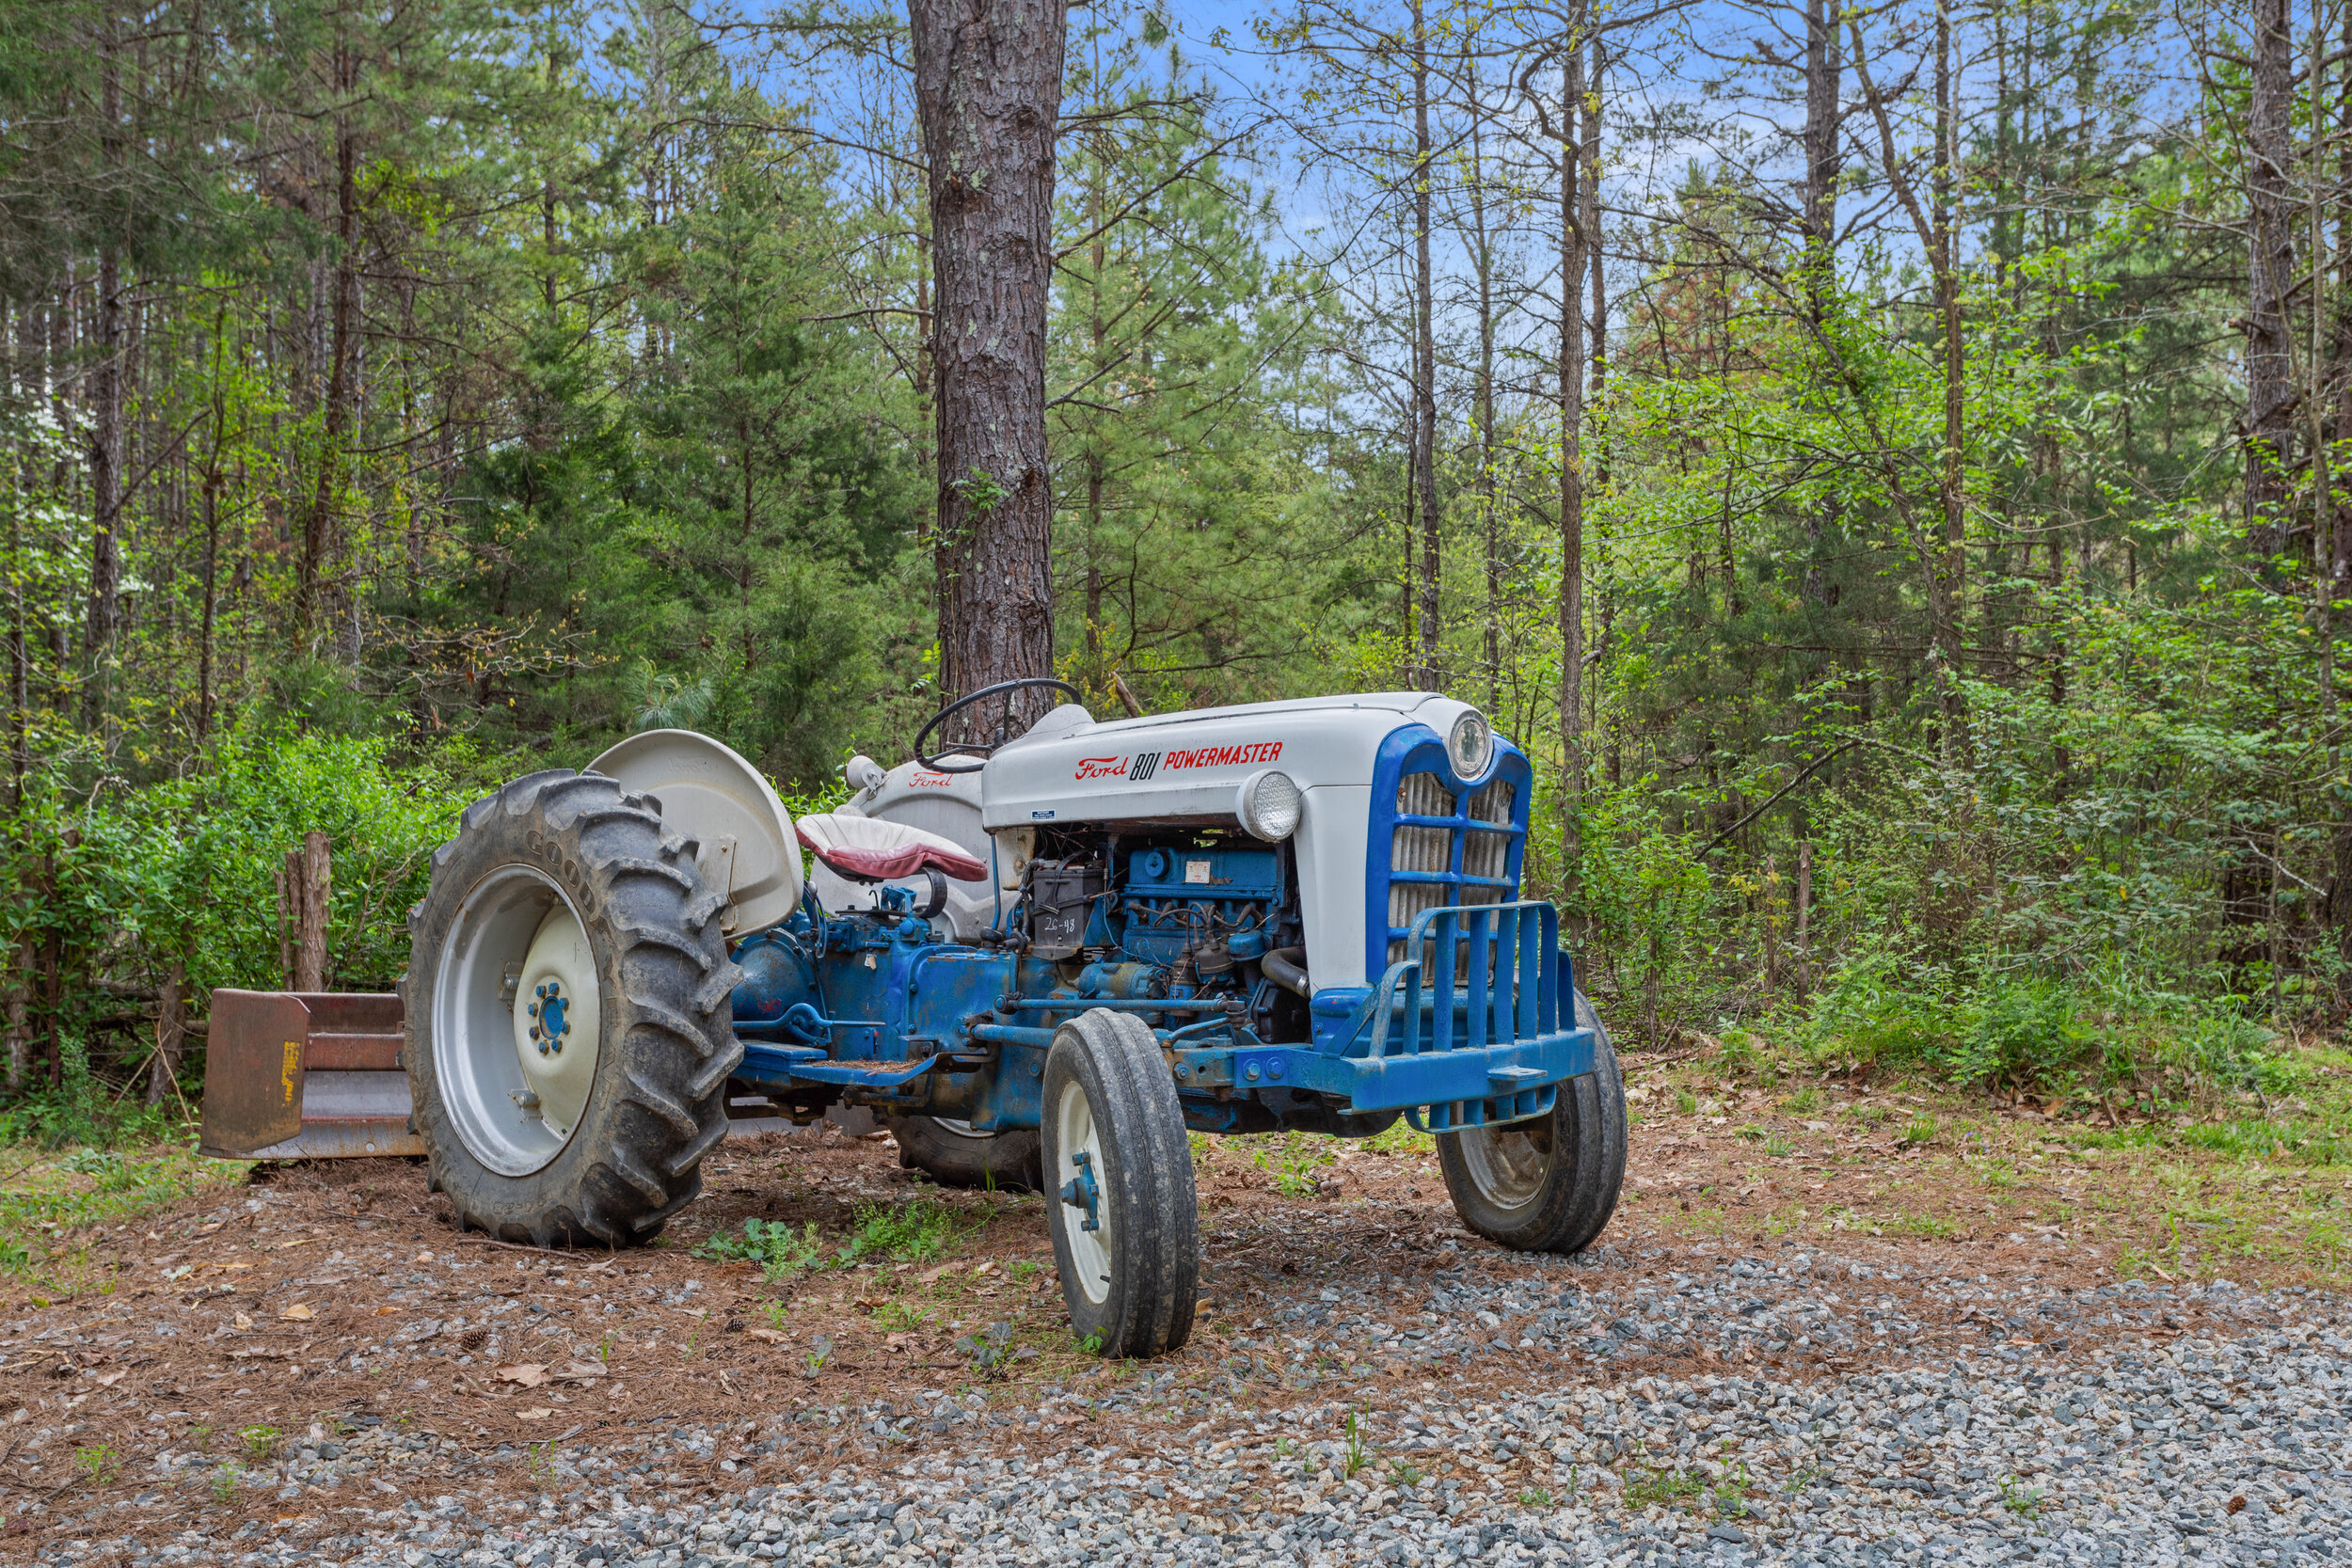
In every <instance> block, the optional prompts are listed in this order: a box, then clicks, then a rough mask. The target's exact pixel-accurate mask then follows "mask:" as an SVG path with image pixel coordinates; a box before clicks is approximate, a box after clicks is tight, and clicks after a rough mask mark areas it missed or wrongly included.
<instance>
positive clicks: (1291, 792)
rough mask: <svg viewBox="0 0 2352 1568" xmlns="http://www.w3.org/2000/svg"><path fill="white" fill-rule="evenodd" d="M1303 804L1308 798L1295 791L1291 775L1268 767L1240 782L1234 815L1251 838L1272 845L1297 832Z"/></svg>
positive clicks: (1303, 808) (1303, 807)
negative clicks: (1238, 818) (1239, 819)
mask: <svg viewBox="0 0 2352 1568" xmlns="http://www.w3.org/2000/svg"><path fill="white" fill-rule="evenodd" d="M1306 804H1307V798H1306V797H1305V796H1303V795H1301V794H1299V793H1298V786H1297V785H1296V784H1293V783H1292V782H1291V776H1290V775H1289V774H1288V773H1278V772H1276V771H1275V770H1274V769H1273V768H1267V769H1266V770H1265V771H1264V772H1263V773H1252V774H1251V775H1250V776H1249V777H1248V778H1247V779H1244V780H1243V781H1242V785H1241V795H1240V798H1239V799H1238V800H1235V801H1234V804H1233V815H1234V816H1238V817H1240V818H1241V825H1242V826H1243V827H1245V828H1247V829H1248V830H1249V832H1250V836H1251V837H1253V838H1262V839H1264V840H1265V841H1266V842H1267V843H1268V844H1274V843H1279V841H1281V840H1283V839H1286V838H1288V837H1290V836H1291V834H1293V833H1295V832H1297V831H1298V817H1299V814H1300V813H1301V812H1302V811H1304V810H1305V808H1306Z"/></svg>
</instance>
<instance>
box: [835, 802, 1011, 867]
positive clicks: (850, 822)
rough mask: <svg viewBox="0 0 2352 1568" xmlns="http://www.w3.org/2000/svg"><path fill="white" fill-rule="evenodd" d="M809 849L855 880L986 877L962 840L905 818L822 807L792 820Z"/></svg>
mask: <svg viewBox="0 0 2352 1568" xmlns="http://www.w3.org/2000/svg"><path fill="white" fill-rule="evenodd" d="M793 828H794V830H795V831H796V832H798V833H799V834H800V837H801V842H802V843H803V844H804V845H806V846H808V848H809V852H810V853H812V854H814V855H815V856H816V857H817V858H818V860H820V861H822V862H824V863H825V864H826V865H827V866H829V867H831V868H832V869H833V870H834V871H835V872H837V873H839V874H840V875H842V876H844V877H847V878H849V879H850V880H851V881H855V882H886V881H892V880H895V879H898V878H900V877H912V876H914V875H915V874H916V873H917V872H920V871H925V870H930V871H936V872H938V873H939V874H940V875H941V876H943V877H948V878H952V879H955V880H957V881H959V882H984V881H986V880H988V867H987V866H985V865H982V864H981V863H979V862H978V861H976V860H974V859H973V858H972V857H971V855H969V854H968V853H966V852H965V851H964V848H963V847H962V846H961V845H960V844H957V843H956V842H955V841H954V840H952V839H946V838H942V837H941V836H940V835H939V834H937V833H933V832H925V831H924V830H922V829H921V828H910V827H908V826H907V825H906V824H905V823H903V822H884V821H882V820H881V819H879V818H877V817H871V816H850V815H848V814H847V813H844V812H824V813H820V814H818V815H815V816H803V817H802V818H800V819H799V820H798V821H797V822H795V823H794V824H793Z"/></svg>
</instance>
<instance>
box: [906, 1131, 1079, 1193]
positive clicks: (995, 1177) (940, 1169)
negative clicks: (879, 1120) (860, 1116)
mask: <svg viewBox="0 0 2352 1568" xmlns="http://www.w3.org/2000/svg"><path fill="white" fill-rule="evenodd" d="M890 1133H891V1136H893V1137H895V1138H897V1139H898V1164H900V1165H901V1166H902V1167H904V1168H906V1169H909V1170H919V1171H921V1172H922V1173H923V1174H924V1175H926V1176H928V1177H930V1179H931V1180H934V1181H936V1182H938V1183H939V1184H940V1185H941V1186H943V1187H997V1188H1002V1189H1006V1190H1008V1191H1012V1192H1024V1193H1033V1192H1036V1191H1037V1190H1038V1189H1039V1188H1040V1187H1041V1186H1042V1185H1043V1179H1042V1177H1041V1173H1040V1171H1039V1169H1038V1148H1039V1140H1038V1133H1037V1131H1036V1130H1035V1129H1034V1128H1020V1129H1014V1130H1009V1131H1006V1132H975V1131H974V1130H973V1128H972V1125H971V1123H969V1122H963V1121H950V1120H947V1119H946V1118H944V1117H895V1118H894V1119H893V1120H892V1121H891V1123H890Z"/></svg>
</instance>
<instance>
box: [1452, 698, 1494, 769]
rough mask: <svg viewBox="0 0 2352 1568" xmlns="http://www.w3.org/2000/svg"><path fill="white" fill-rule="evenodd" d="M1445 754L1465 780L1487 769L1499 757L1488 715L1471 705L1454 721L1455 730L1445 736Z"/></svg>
mask: <svg viewBox="0 0 2352 1568" xmlns="http://www.w3.org/2000/svg"><path fill="white" fill-rule="evenodd" d="M1445 755H1446V760H1447V761H1448V762H1451V763H1452V764H1453V765H1454V777H1456V778H1458V779H1461V780H1463V781H1464V782H1468V781H1469V780H1471V779H1475V778H1476V777H1478V776H1479V775H1480V774H1481V773H1484V772H1485V771H1486V765H1487V764H1488V763H1490V762H1492V761H1494V760H1495V731H1494V726H1493V725H1492V724H1489V723H1487V722H1486V715H1485V714H1483V713H1481V712H1479V711H1478V710H1477V709H1476V708H1471V709H1470V711H1469V712H1467V713H1465V714H1463V715H1462V717H1460V718H1459V719H1456V720H1455V721H1454V733H1453V734H1451V735H1449V736H1446V737H1445Z"/></svg>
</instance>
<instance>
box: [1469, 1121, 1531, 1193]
mask: <svg viewBox="0 0 2352 1568" xmlns="http://www.w3.org/2000/svg"><path fill="white" fill-rule="evenodd" d="M1457 1137H1458V1139H1459V1148H1460V1149H1461V1153H1462V1165H1463V1168H1464V1169H1466V1170H1467V1171H1469V1172H1470V1183H1471V1185H1473V1186H1475V1187H1476V1188H1477V1189H1478V1193H1479V1196H1481V1197H1484V1198H1485V1199H1486V1201H1487V1202H1489V1203H1491V1204H1493V1205H1494V1206H1495V1207H1496V1208H1498V1209H1524V1208H1526V1207H1527V1206H1528V1205H1529V1204H1531V1203H1533V1202H1534V1201H1535V1199H1536V1198H1537V1196H1540V1195H1541V1194H1542V1192H1543V1190H1544V1178H1545V1177H1546V1176H1548V1175H1549V1174H1550V1171H1551V1148H1552V1141H1551V1118H1550V1117H1534V1119H1533V1120H1529V1121H1515V1122H1511V1123H1509V1124H1508V1125H1506V1126H1502V1127H1473V1128H1470V1130H1469V1131H1467V1132H1462V1133H1459V1134H1457Z"/></svg>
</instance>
